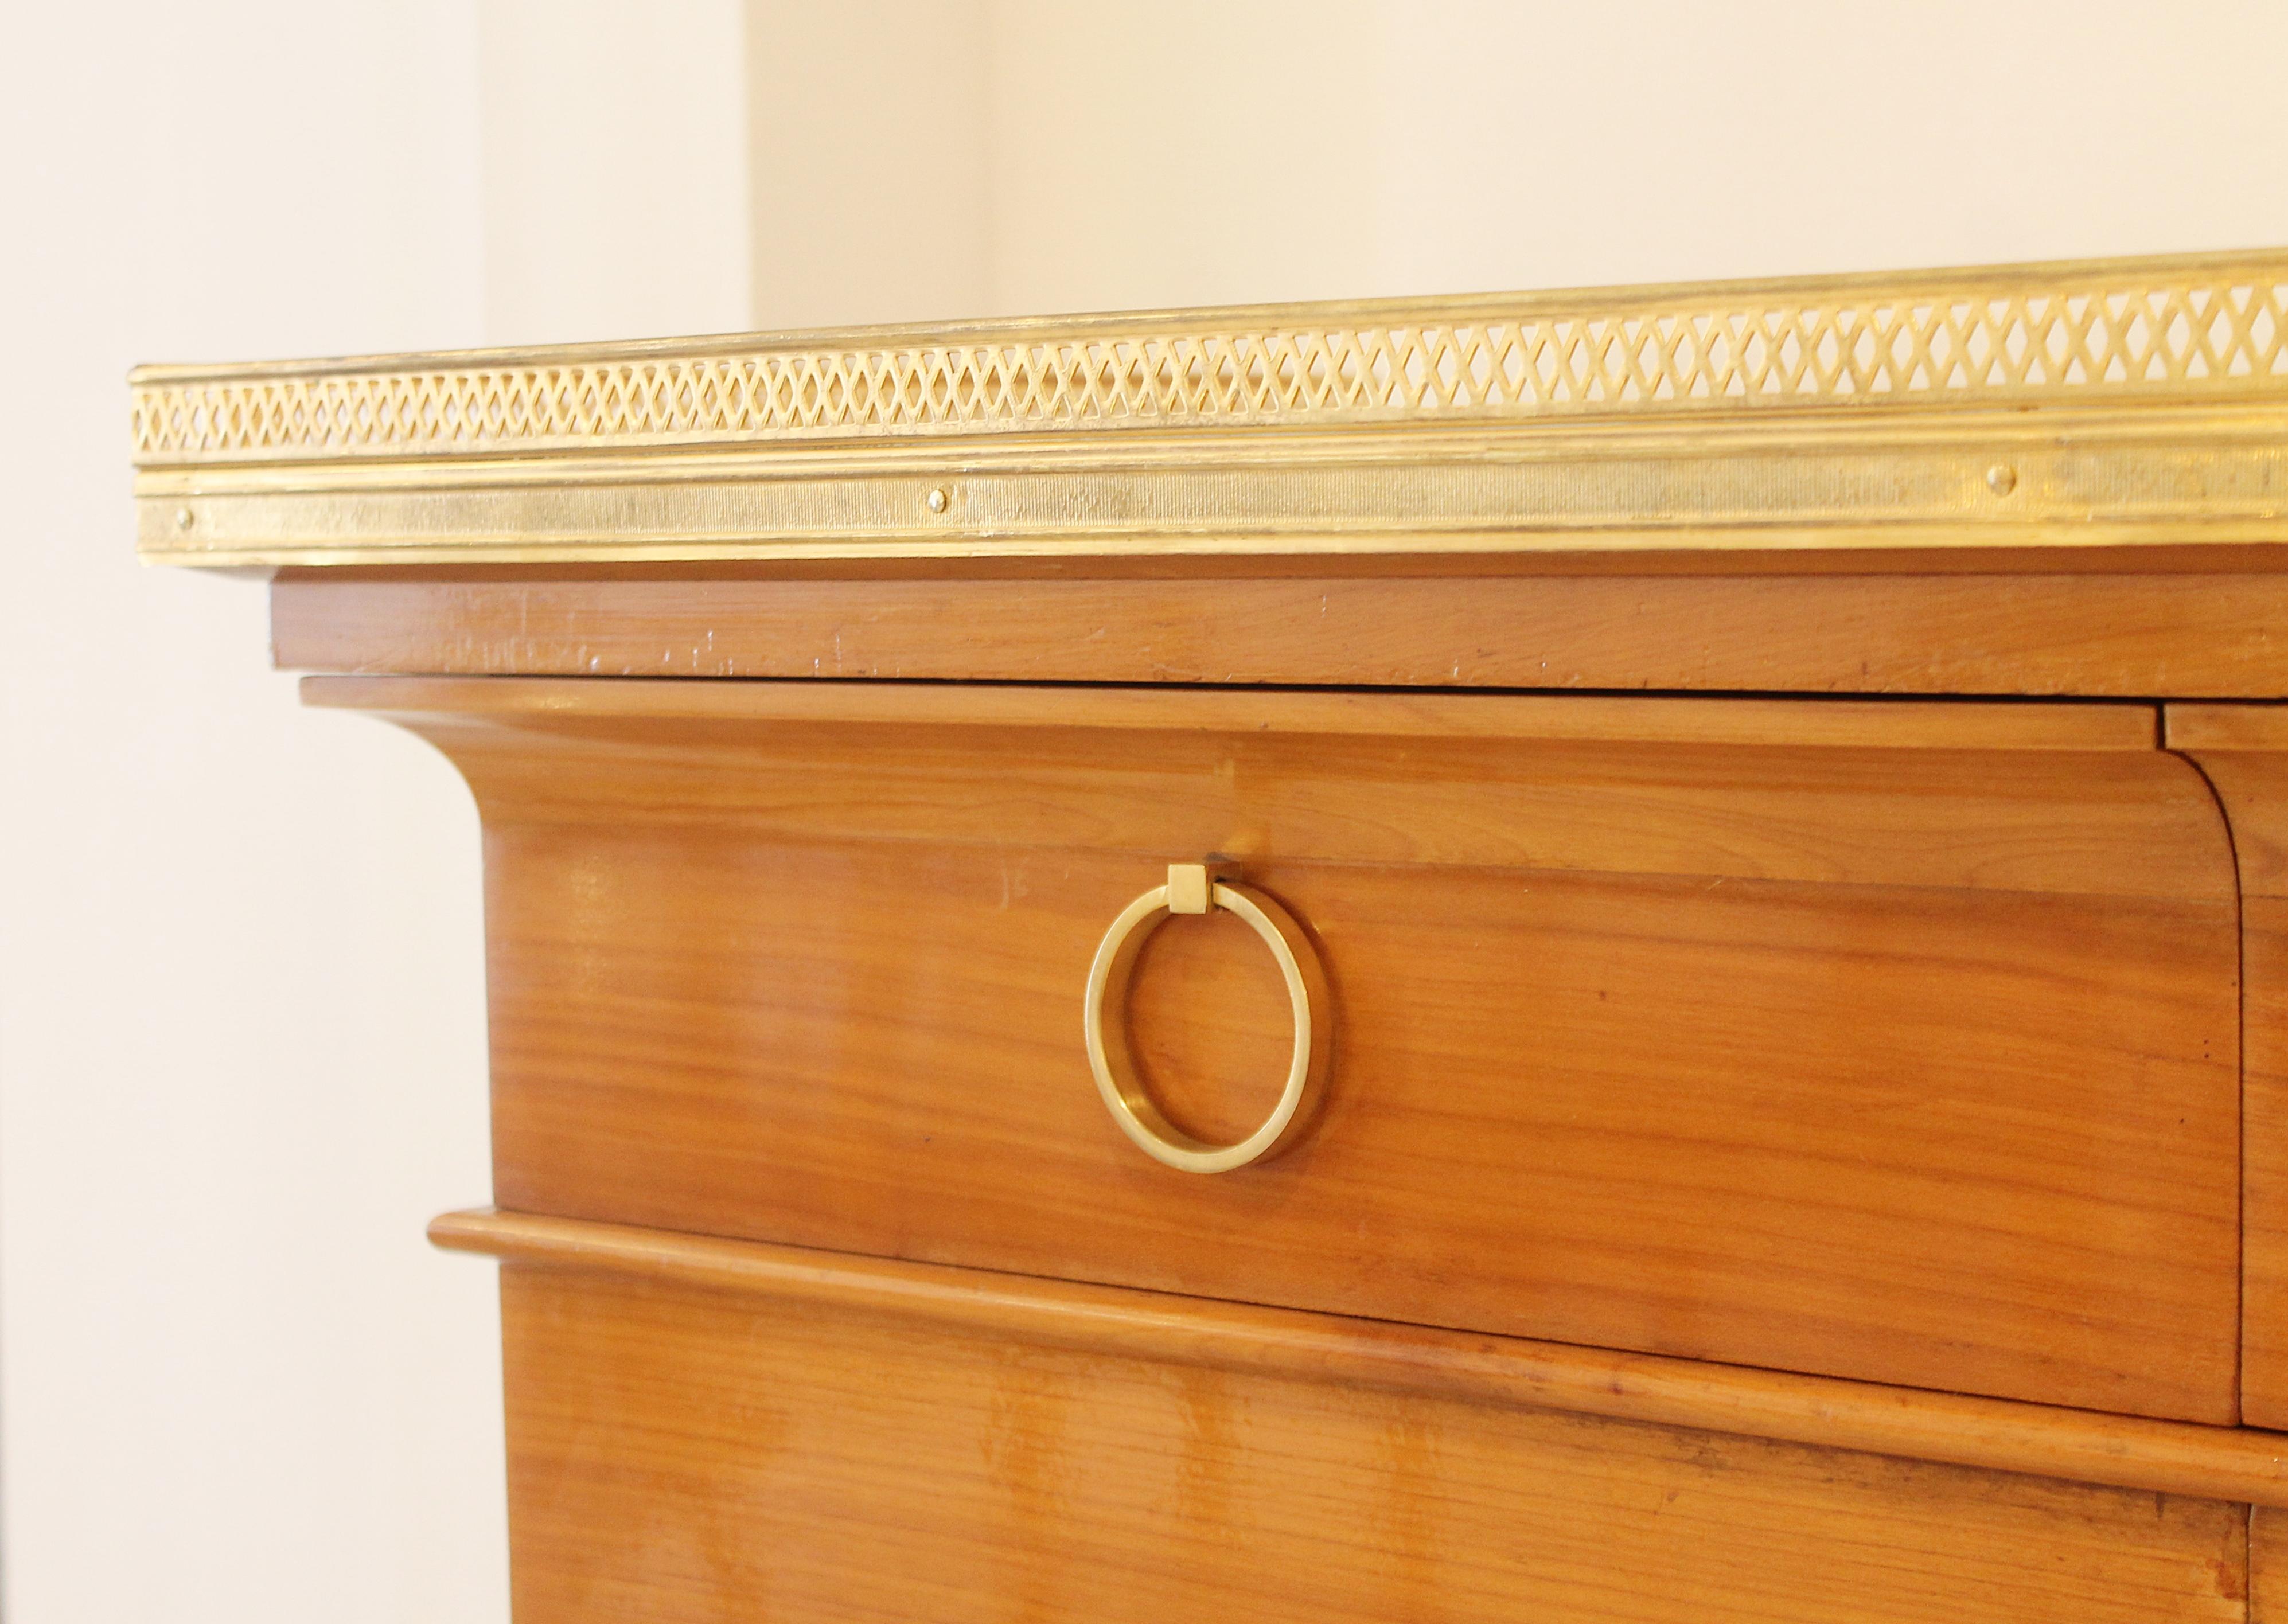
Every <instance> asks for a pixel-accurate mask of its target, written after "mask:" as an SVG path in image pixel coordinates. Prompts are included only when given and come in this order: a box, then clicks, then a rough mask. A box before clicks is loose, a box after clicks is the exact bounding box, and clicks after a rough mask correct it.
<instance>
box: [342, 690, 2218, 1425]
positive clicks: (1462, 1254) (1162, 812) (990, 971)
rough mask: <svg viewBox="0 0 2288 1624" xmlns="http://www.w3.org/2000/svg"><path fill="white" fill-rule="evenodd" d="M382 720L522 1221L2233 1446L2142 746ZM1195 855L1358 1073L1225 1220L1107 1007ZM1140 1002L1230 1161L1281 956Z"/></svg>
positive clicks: (1489, 719)
mask: <svg viewBox="0 0 2288 1624" xmlns="http://www.w3.org/2000/svg"><path fill="white" fill-rule="evenodd" d="M355 691H356V692H358V693H363V694H364V695H365V696H366V697H364V698H363V699H362V700H361V702H365V703H381V702H383V700H387V701H388V702H389V703H390V704H392V705H393V706H395V707H397V708H399V709H401V710H404V711H406V712H409V713H421V714H417V715H416V716H415V718H414V719H415V724H416V725H417V726H419V727H420V728H421V729H422V730H423V731H425V733H428V734H429V735H430V736H431V737H433V738H434V739H436V740H437V741H439V742H440V743H441V744H442V745H444V746H445V748H446V749H448V750H449V751H450V752H451V753H452V754H453V755H454V756H455V757H456V758H457V760H458V761H459V762H460V763H461V764H462V765H463V767H464V769H465V771H466V772H467V773H468V774H469V776H470V779H471V780H472V782H473V785H474V786H475V788H476V790H477V793H478V796H479V799H480V802H481V805H482V807H483V809H484V813H485V818H486V828H487V834H486V840H487V861H488V885H489V935H490V953H491V995H492V1018H493V1029H494V1044H495V1050H494V1089H495V1099H496V1121H495V1135H496V1139H495V1145H496V1154H497V1199H498V1200H499V1201H500V1202H501V1204H502V1205H504V1206H505V1207H510V1208H521V1209H526V1210H530V1211H536V1212H545V1213H555V1214H561V1215H566V1216H582V1217H591V1218H600V1219H609V1220H617V1221H622V1222H630V1223H639V1224H650V1225H655V1226H661V1227H665V1228H673V1229H683V1230H690V1231H700V1232H713V1233H720V1234H726V1235H736V1236H746V1237H751V1238H755V1239H760V1240H777V1241H786V1242H792V1243H796V1244H801V1245H808V1246H815V1247H822V1248H836V1249H841V1250H847V1251H855V1252H865V1253H872V1254H878V1255H883V1256H897V1257H905V1258H913V1259H920V1260H926V1261H932V1262H940V1263H948V1264H967V1265H973V1266H982V1267H990V1268H995V1269H1001V1270H1008V1271H1017V1272H1022V1273H1030V1274H1038V1275H1050V1276H1059V1277H1065V1278H1070V1279H1084V1280H1096V1281H1103V1282H1108V1283H1112V1284H1124V1285H1134V1286H1146V1287H1156V1288H1160V1289H1164V1290H1168V1291H1173V1292H1180V1293H1187V1294H1192V1295H1212V1296H1219V1297H1226V1298H1233V1299H1240V1300H1246V1301H1252V1302H1261V1303H1277V1304H1283V1305H1288V1306H1294V1307H1301V1308H1311V1309H1320V1310H1327V1311H1338V1312H1343V1313H1349V1314H1356V1315H1363V1316H1369V1317H1375V1318H1384V1319H1404V1320H1415V1321H1420V1322H1425V1323H1431V1324H1438V1325H1444V1326H1450V1327H1463V1328H1471V1329H1480V1330H1488V1331H1496V1332H1503V1333H1508V1334H1514V1335H1528V1336H1533V1337H1539V1338H1546V1339H1554V1340H1560V1341H1569V1342H1577V1343H1593V1344H1600V1345H1604V1346H1609V1347H1617V1348H1624V1349H1636V1350H1644V1351H1655V1352H1661V1353H1668V1354H1678V1355H1683V1356H1687V1357H1691V1358H1698V1359H1717V1360H1725V1361H1730V1362H1736V1363H1743V1364H1754V1365H1764V1366H1770V1367H1780V1368H1787V1369H1795V1370H1804V1371H1814V1372H1820V1373H1823V1374H1836V1375H1843V1376H1851V1377H1858V1378H1864V1379H1870V1380H1876V1381H1882V1382H1897V1383H1904V1384H1911V1385H1921V1386H1928V1387H1934V1388H1942V1389H1950V1390H1960V1391H1968V1392H1983V1393H1990V1394H1998V1395H2003V1396H2008V1397H2016V1398H2034V1399H2041V1400H2047V1401H2050V1402H2054V1403H2061V1404H2070V1405H2077V1406H2092V1407H2098V1408H2106V1409H2113V1410H2120V1411H2128V1412H2136V1413H2145V1414H2163V1415H2173V1416H2181V1417H2187V1418H2192V1419H2198V1420H2210V1421H2228V1420H2230V1419H2232V1418H2233V1417H2234V1414H2235V1390H2234V1384H2235V1357H2236V1265H2237V1233H2236V1223H2237V1201H2238V1192H2237V1176H2238V1173H2237V1161H2238V1109H2239V1107H2238V1086H2237V1046H2236V1045H2237V992H2236V955H2237V944H2236V904H2235V893H2234V885H2233V875H2232V870H2231V860H2230V855H2229V852H2228V845H2227V843H2226V840H2225V837H2224V835H2223V832H2222V828H2221V825H2220V820H2219V818H2218V815H2217V813H2216V811H2215V809H2214V806H2213V802H2212V800H2211V799H2210V797H2209V796H2208V794H2207V792H2206V790H2205V788H2204V787H2203V785H2202V783H2201V782H2200V780H2199V779H2198V777H2197V774H2195V773H2194V772H2192V771H2191V769H2190V768H2189V767H2188V766H2187V765H2186V764H2184V763H2182V762H2181V761H2179V760H2177V759H2175V758H2174V757H2170V756H2167V755H2165V754H2163V753H2160V752H2158V751H2157V750H2156V749H2154V748H2153V747H2152V718H2151V715H2150V713H2149V712H2148V711H2142V710H2136V709H2087V708H2082V709H2071V708H2065V709H2037V708H2023V707H1992V708H1990V707H1967V706H1966V707H1947V706H1926V705H1900V706H1895V707H1894V706H1882V705H1835V704H1821V703H1817V702H1805V703H1797V704H1784V703H1761V702H1752V701H1593V700H1585V699H1583V700H1563V699H1558V700H1537V699H1522V698H1515V699H1510V698H1482V699H1474V700H1473V699H1466V698H1453V699H1446V700H1443V701H1419V700H1414V701H1409V700H1363V699H1360V700H1353V699H1346V698H1342V697H1340V696H1331V695H1289V696H1280V695H1256V696H1248V695H1215V694H1196V695H1183V694H1174V695H1158V694H1151V695H1123V694H1118V693H1111V694H1106V693H1097V694H1056V693H963V692H962V691H958V690H953V691H945V690H938V691H930V690H898V689H894V688H888V687H879V688H865V689H862V690H861V691H859V692H856V693H853V692H851V691H850V690H847V689H840V688H836V689H826V690H822V689H820V688H817V687H814V686H807V687H806V686H805V685H773V684H755V685H713V684H683V685H674V684H660V685H636V684H608V683H596V684H549V683H538V684H533V683H522V684H520V683H517V682H514V681H506V682H504V681H499V680H495V681H490V682H487V681H483V680H473V681H467V682H458V683H454V682H440V683H418V682H402V683H397V684H392V683H388V682H383V683H378V684H374V683H368V684H364V685H355ZM340 692H346V690H343V691H340ZM376 695H379V696H380V697H376ZM1210 852H1222V853H1227V854H1230V855H1231V856H1233V857H1234V858H1235V859H1236V860H1238V862H1239V865H1240V867H1241V871H1242V873H1243V877H1244V878H1245V880H1246V881H1247V882H1248V883H1250V884H1251V885H1253V886H1255V887H1257V888H1259V890H1260V891H1263V892H1265V893H1267V894H1268V895H1270V896H1273V897H1275V898H1276V899H1278V900H1279V901H1281V902H1282V903H1283V904H1284V905H1285V906H1286V907H1287V908H1288V909H1290V910H1291V912H1292V914H1293V915H1295V917H1296V918H1297V919H1298V920H1299V921H1300V922H1301V923H1302V925H1303V927H1304V929H1305V930H1306V931H1307V933H1308V935H1309V937H1310V939H1311V941H1312V944H1313V946H1314V947H1315V950H1316V953H1317V955H1318V957H1319V959H1320V961H1321V962H1322V963H1323V966H1324V970H1325V975H1326V978H1327V983H1328V987H1327V994H1326V995H1327V996H1328V998H1329V999H1330V1000H1331V1003H1332V1006H1333V1007H1332V1023H1331V1025H1332V1043H1333V1063H1332V1066H1331V1071H1330V1072H1329V1073H1328V1075H1327V1078H1326V1082H1325V1086H1324V1089H1323V1098H1322V1099H1321V1100H1320V1101H1319V1102H1318V1105H1317V1108H1316V1111H1315V1114H1314V1115H1313V1116H1312V1118H1311V1119H1310V1120H1309V1121H1307V1124H1306V1125H1305V1126H1304V1127H1303V1128H1302V1129H1300V1130H1299V1133H1298V1134H1297V1135H1295V1136H1293V1137H1292V1142H1291V1145H1285V1146H1283V1149H1282V1152H1281V1153H1279V1154H1276V1155H1275V1156H1273V1157H1271V1158H1269V1159H1267V1160H1266V1161H1261V1162H1259V1163H1257V1164H1255V1165H1252V1166H1250V1167H1246V1168H1241V1169H1239V1170H1237V1171H1235V1172H1230V1173H1225V1174H1219V1175H1216V1176H1197V1175H1194V1174H1188V1173H1185V1172H1180V1171H1177V1170H1173V1169H1172V1168H1167V1167H1164V1166H1162V1165H1160V1164H1159V1163H1158V1162H1156V1161H1152V1160H1150V1159H1148V1158H1147V1157H1146V1156H1145V1155H1143V1154H1142V1153H1140V1151H1139V1150H1138V1149H1137V1148H1136V1146H1134V1145H1132V1144H1131V1143H1130V1142H1129V1141H1128V1139H1126V1138H1125V1137H1123V1135H1122V1134H1121V1132H1120V1131H1118V1129H1116V1127H1115V1125H1114V1123H1113V1121H1112V1120H1111V1118H1110V1117H1109V1116H1108V1113H1107V1112H1106V1110H1105V1108H1104V1105H1102V1103H1101V1102H1100V1099H1099V1097H1098V1092H1097V1089H1096V1087H1095V1085H1094V1083H1093V1082H1092V1078H1091V1074H1090V1070H1089V1066H1088V1063H1087V1058H1086V1056H1085V1053H1084V1045H1083V1041H1082V1021H1081V1006H1082V990H1083V984H1084V978H1085V976H1086V973H1087V970H1088V968H1089V965H1090V963H1091V957H1092V954H1093V953H1094V952H1095V950H1096V948H1097V946H1098V943H1099V940H1100V938H1101V936H1102V935H1103V933H1104V932H1105V931H1106V928H1107V926H1108V924H1109V923H1111V921H1112V920H1113V919H1114V917H1115V916H1116V915H1118V914H1119V913H1120V912H1121V910H1122V909H1123V907H1124V906H1126V905H1127V904H1128V903H1129V902H1130V901H1131V900H1132V899H1133V898H1135V897H1136V896H1137V894H1138V893H1139V892H1140V891H1143V890H1145V889H1146V888H1148V887H1149V886H1152V885H1154V884H1156V883H1159V881H1160V880H1161V879H1162V877H1163V875H1164V865H1165V864H1167V863H1168V862H1170V861H1173V860H1185V859H1197V858H1199V857H1201V856H1203V855H1204V854H1206V853H1210ZM1133 975H1134V981H1133V995H1132V1001H1131V1007H1130V1010H1129V1022H1128V1025H1129V1029H1130V1034H1131V1036H1132V1039H1133V1042H1134V1047H1135V1050H1136V1052H1137V1054H1138V1056H1139V1057H1140V1063H1141V1066H1142V1069H1143V1072H1144V1073H1145V1076H1146V1079H1147V1081H1148V1086H1149V1087H1150V1088H1151V1089H1153V1090H1154V1091H1155V1092H1156V1094H1157V1096H1158V1097H1160V1098H1161V1100H1162V1101H1163V1102H1164V1105H1166V1107H1167V1109H1168V1111H1169V1113H1170V1114H1171V1116H1172V1117H1173V1118H1174V1119H1175V1120H1177V1121H1179V1122H1180V1123H1181V1124H1182V1125H1184V1126H1187V1127H1189V1128H1191V1129H1194V1130H1195V1131H1197V1132H1199V1133H1201V1134H1202V1135H1203V1136H1204V1137H1238V1135H1240V1134H1241V1133H1243V1132H1244V1131H1245V1129H1246V1127H1247V1125H1248V1124H1249V1122H1250V1121H1251V1120H1252V1119H1253V1118H1255V1117H1256V1116H1258V1115H1259V1114H1260V1113H1262V1112H1263V1111H1264V1110H1265V1109H1266V1107H1267V1103H1268V1098H1269V1096H1270V1095H1271V1094H1272V1093H1275V1091H1276V1086H1277V1080H1278V1074H1279V1073H1280V1072H1281V1070H1282V1068H1283V1064H1284V1057H1285V1052H1286V1046H1287V1043H1288V1041H1289V1036H1290V1028H1289V1015H1288V1003H1287V999H1286V996H1285V994H1284V993H1283V989H1282V987H1281V985H1280V982H1279V979H1278V977H1277V973H1276V971H1275V970H1274V968H1273V966H1272V962H1271V959H1270V957H1269V955H1267V954H1266V953H1265V952H1264V951H1263V949H1262V947H1261V945H1260V944H1259V943H1258V942H1257V941H1256V940H1255V939H1254V938H1253V937H1252V936H1251V935H1250V934H1249V933H1248V932H1247V931H1245V930H1244V928H1243V927H1241V926H1239V925H1238V924H1237V923H1236V922H1235V920H1233V919H1232V918H1230V917H1229V916H1228V915H1220V916H1219V915H1211V916H1209V917H1206V918H1197V919H1181V920H1173V921H1171V922H1169V923H1167V924H1165V925H1164V926H1163V927H1162V928H1161V929H1160V930H1159V931H1157V933H1156V935H1155V936H1154V937H1153V938H1152V939H1151V942H1150V945H1149V946H1148V948H1147V950H1146V952H1145V953H1144V955H1142V957H1141V958H1140V961H1139V962H1138V963H1137V964H1136V965H1135V967H1134V971H1133Z"/></svg>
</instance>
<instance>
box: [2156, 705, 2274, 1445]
mask: <svg viewBox="0 0 2288 1624" xmlns="http://www.w3.org/2000/svg"><path fill="white" fill-rule="evenodd" d="M2167 726H2168V741H2169V743H2170V745H2171V747H2172V748H2173V749H2180V750H2182V751H2183V752H2185V754H2186V755H2187V756H2189V757H2190V758H2191V759H2192V760H2193V761H2194V762H2195V763H2197V764H2198V765H2199V767H2200V769H2201V771H2202V772H2205V773H2206V774H2207V775H2208V778H2209V780H2210V782H2211V783H2213V785H2214V786H2215V788H2216V793H2217V796H2218V798H2219V800H2220V802H2221V803H2222V804H2223V806H2224V810H2225V813H2226V816H2227V817H2228V819H2229V820H2230V821H2231V825H2232V836H2233V848H2234V851H2235V853H2236V856H2237V859H2238V861H2239V867H2240V883H2241V893H2242V895H2241V918H2242V931H2243V940H2242V962H2241V977H2242V986H2243V994H2242V1006H2241V1021H2242V1035H2241V1044H2242V1051H2243V1054H2244V1057H2245V1058H2244V1068H2245V1074H2244V1089H2243V1103H2242V1133H2243V1135H2244V1153H2243V1167H2242V1176H2243V1181H2244V1184H2243V1203H2242V1238H2241V1245H2242V1257H2243V1277H2244V1278H2243V1280H2242V1290H2241V1315H2242V1348H2241V1388H2242V1394H2241V1403H2242V1413H2243V1414H2244V1416H2245V1417H2246V1419H2248V1420H2249V1421H2250V1422H2254V1423H2255V1424H2257V1425H2259V1426H2267V1427H2282V1428H2288V709H2280V708H2276V707H2271V706H2261V705H2172V706H2170V707H2169V709H2168V713H2167Z"/></svg>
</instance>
